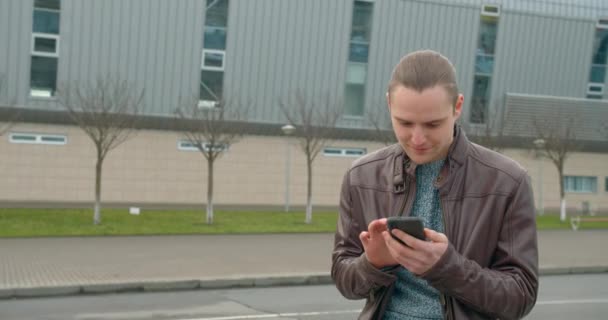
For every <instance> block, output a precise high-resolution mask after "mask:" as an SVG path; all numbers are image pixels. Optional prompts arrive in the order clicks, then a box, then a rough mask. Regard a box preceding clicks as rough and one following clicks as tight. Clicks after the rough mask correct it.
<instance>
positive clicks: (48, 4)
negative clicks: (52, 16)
mask: <svg viewBox="0 0 608 320" xmlns="http://www.w3.org/2000/svg"><path fill="white" fill-rule="evenodd" d="M34 7H35V8H44V9H51V10H59V9H61V1H60V0H36V1H34Z"/></svg>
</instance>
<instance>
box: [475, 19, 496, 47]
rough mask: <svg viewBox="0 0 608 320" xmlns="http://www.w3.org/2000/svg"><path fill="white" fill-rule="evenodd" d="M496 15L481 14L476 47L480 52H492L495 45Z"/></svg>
mask: <svg viewBox="0 0 608 320" xmlns="http://www.w3.org/2000/svg"><path fill="white" fill-rule="evenodd" d="M497 22H498V19H497V18H496V17H488V16H482V17H481V23H480V24H479V39H478V43H477V49H478V50H479V53H481V54H494V49H495V47H496V32H497V29H498V23H497Z"/></svg>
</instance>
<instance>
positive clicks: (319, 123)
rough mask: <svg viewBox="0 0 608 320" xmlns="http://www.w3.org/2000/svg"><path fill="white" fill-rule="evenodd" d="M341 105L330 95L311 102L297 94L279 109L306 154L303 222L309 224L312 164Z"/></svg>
mask: <svg viewBox="0 0 608 320" xmlns="http://www.w3.org/2000/svg"><path fill="white" fill-rule="evenodd" d="M341 106H342V105H341V103H339V102H337V101H332V99H331V98H330V97H329V95H326V96H325V97H323V98H321V99H318V100H317V101H314V100H312V99H307V98H306V97H305V96H304V94H303V93H302V92H300V91H297V92H296V93H295V94H294V95H293V96H291V97H290V98H288V99H287V101H280V102H279V107H280V109H281V111H282V112H283V114H284V115H285V118H287V121H289V123H291V124H292V125H293V126H295V127H296V133H295V136H296V138H297V139H298V140H299V142H300V148H301V149H302V151H303V152H304V154H305V155H306V168H307V173H308V184H307V193H306V220H305V222H306V223H307V224H309V223H311V222H312V164H313V162H314V160H315V158H316V157H317V155H319V152H320V151H321V150H323V148H324V147H325V146H326V145H327V141H328V140H329V138H330V135H331V132H332V131H333V130H334V129H335V125H336V123H337V122H338V118H339V117H340V115H341Z"/></svg>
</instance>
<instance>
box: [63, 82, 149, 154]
mask: <svg viewBox="0 0 608 320" xmlns="http://www.w3.org/2000/svg"><path fill="white" fill-rule="evenodd" d="M143 95H144V91H143V90H141V91H140V92H138V93H136V94H135V93H134V91H133V89H131V87H130V86H129V84H128V83H127V82H126V81H124V80H118V79H115V78H113V77H112V76H106V77H105V78H102V77H99V78H97V80H96V82H95V83H94V84H85V85H80V86H77V85H64V86H61V87H60V88H59V90H58V91H57V99H58V101H59V103H60V104H61V105H62V106H63V107H64V108H66V110H67V111H68V114H69V115H70V117H71V118H72V120H74V122H75V123H76V124H77V125H78V126H79V127H80V128H81V129H82V130H83V131H84V132H85V133H86V134H87V135H88V136H89V138H91V140H93V143H94V144H95V146H96V148H97V149H98V151H99V154H98V156H100V158H101V159H104V158H105V156H106V155H107V154H108V152H109V151H110V150H112V149H114V148H116V147H117V146H119V145H120V144H122V143H123V142H125V141H126V140H127V139H129V138H131V137H132V136H133V135H134V134H135V133H136V128H135V126H136V119H137V118H136V117H137V115H138V114H139V113H140V111H141V106H142V100H143Z"/></svg>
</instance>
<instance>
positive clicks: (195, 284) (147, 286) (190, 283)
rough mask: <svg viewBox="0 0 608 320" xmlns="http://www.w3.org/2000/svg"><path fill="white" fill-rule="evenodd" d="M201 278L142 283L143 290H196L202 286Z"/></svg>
mask: <svg viewBox="0 0 608 320" xmlns="http://www.w3.org/2000/svg"><path fill="white" fill-rule="evenodd" d="M200 285H201V282H200V281H199V280H183V281H158V282H148V283H144V284H143V285H142V289H143V291H147V292H148V291H149V292H154V291H172V290H194V289H198V288H200Z"/></svg>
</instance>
